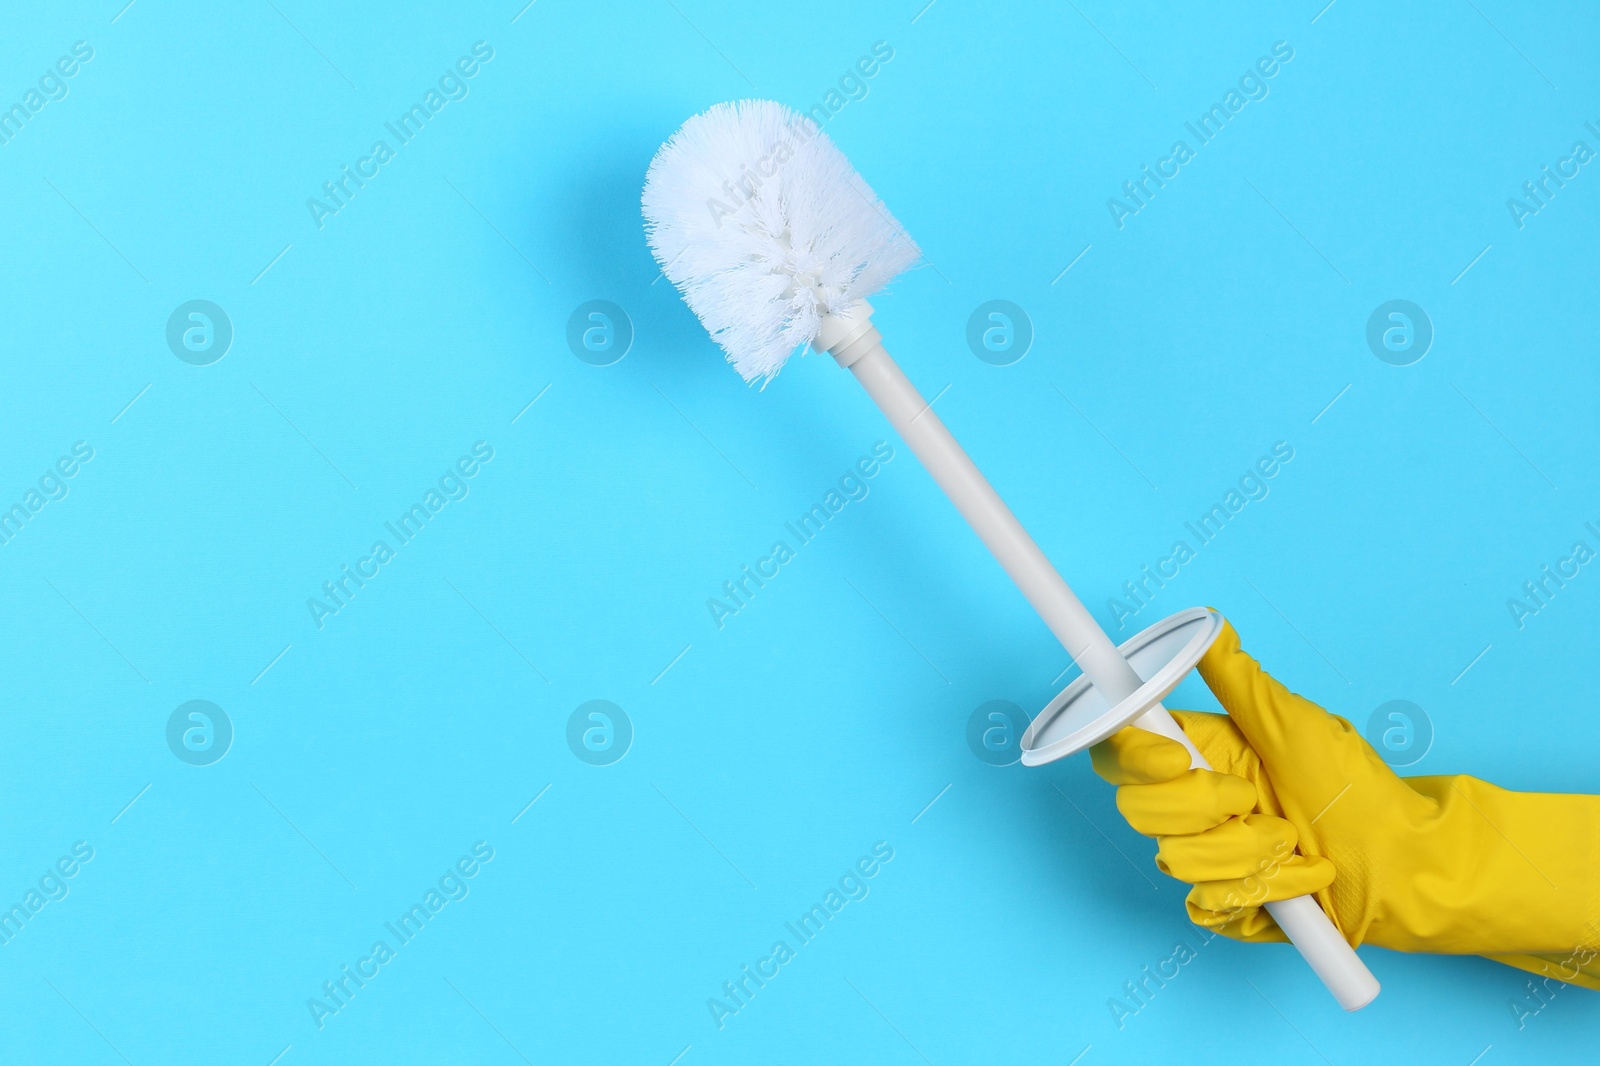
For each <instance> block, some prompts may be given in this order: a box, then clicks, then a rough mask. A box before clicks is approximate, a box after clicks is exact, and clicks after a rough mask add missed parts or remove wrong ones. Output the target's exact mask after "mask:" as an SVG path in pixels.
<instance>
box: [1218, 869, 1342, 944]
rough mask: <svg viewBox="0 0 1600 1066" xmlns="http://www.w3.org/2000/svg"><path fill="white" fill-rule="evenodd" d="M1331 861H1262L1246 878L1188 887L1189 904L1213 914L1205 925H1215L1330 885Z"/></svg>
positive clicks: (1332, 872)
mask: <svg viewBox="0 0 1600 1066" xmlns="http://www.w3.org/2000/svg"><path fill="white" fill-rule="evenodd" d="M1333 878H1334V868H1333V863H1331V862H1329V861H1328V860H1327V859H1324V858H1320V857H1318V856H1310V855H1292V856H1290V857H1289V858H1287V859H1283V860H1281V861H1273V862H1269V863H1267V864H1266V867H1265V868H1264V869H1261V870H1259V871H1256V872H1252V873H1251V874H1250V875H1249V876H1247V877H1237V878H1231V879H1227V880H1218V881H1202V882H1199V883H1198V884H1196V885H1195V886H1194V887H1193V888H1191V889H1190V890H1189V896H1188V901H1189V904H1190V906H1191V907H1193V908H1195V909H1198V910H1201V911H1204V912H1206V913H1208V914H1211V915H1213V916H1214V921H1213V922H1210V923H1202V924H1205V925H1206V927H1207V928H1212V929H1214V928H1219V927H1220V926H1221V925H1222V924H1226V923H1227V922H1229V921H1232V920H1235V919H1237V918H1238V917H1239V916H1242V915H1243V914H1244V913H1245V912H1247V911H1250V910H1254V909H1255V908H1258V907H1260V906H1261V905H1262V904H1264V903H1271V902H1273V901H1275V900H1280V899H1293V898H1294V897H1296V896H1307V895H1310V894H1311V893H1313V892H1320V891H1322V890H1323V889H1325V888H1327V887H1328V886H1329V885H1331V884H1333Z"/></svg>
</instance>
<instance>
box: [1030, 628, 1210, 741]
mask: <svg viewBox="0 0 1600 1066" xmlns="http://www.w3.org/2000/svg"><path fill="white" fill-rule="evenodd" d="M1222 623H1223V618H1222V615H1220V614H1218V613H1217V612H1216V611H1213V610H1211V608H1209V607H1191V608H1189V609H1188V610H1187V611H1179V612H1178V613H1177V614H1175V615H1171V616H1169V617H1167V618H1163V619H1162V620H1161V621H1159V622H1157V623H1156V624H1155V625H1153V626H1151V627H1150V628H1149V629H1146V630H1144V631H1143V632H1141V633H1139V634H1138V635H1136V636H1134V637H1131V638H1129V639H1128V640H1127V641H1126V642H1125V643H1123V644H1121V645H1119V646H1118V648H1117V650H1118V651H1120V652H1121V653H1122V657H1123V658H1124V659H1126V660H1128V664H1129V665H1130V666H1132V667H1133V672H1134V673H1136V674H1138V675H1139V676H1140V677H1141V678H1142V679H1144V684H1142V685H1140V686H1139V687H1138V688H1137V689H1136V690H1134V693H1133V695H1131V696H1129V697H1128V698H1127V699H1125V700H1121V701H1119V702H1118V703H1117V704H1116V705H1115V706H1107V704H1106V700H1105V697H1104V696H1102V695H1101V694H1100V690H1099V689H1097V688H1095V687H1094V685H1092V684H1091V683H1090V682H1089V679H1088V678H1087V677H1085V676H1083V675H1081V674H1080V675H1079V676H1078V677H1076V678H1074V679H1073V680H1072V683H1071V684H1069V685H1068V686H1067V687H1066V688H1064V689H1062V690H1061V692H1060V693H1059V694H1058V695H1057V696H1056V698H1055V699H1053V700H1051V701H1050V703H1049V704H1048V705H1047V706H1046V707H1045V709H1044V710H1042V711H1040V712H1039V715H1038V717H1036V718H1035V719H1034V720H1033V724H1032V725H1030V726H1028V729H1027V732H1025V733H1023V734H1022V765H1024V766H1042V765H1043V764H1045V763H1047V762H1054V761H1055V760H1057V759H1061V758H1065V757H1066V756H1068V755H1072V754H1075V753H1077V752H1080V751H1082V750H1084V749H1085V748H1087V747H1090V746H1092V745H1094V744H1098V743H1100V741H1102V740H1104V739H1105V738H1106V737H1109V736H1110V735H1111V734H1112V733H1115V732H1116V731H1117V730H1119V729H1121V728H1122V727H1123V726H1125V725H1127V724H1128V723H1130V722H1132V721H1133V720H1134V719H1135V718H1138V717H1139V716H1140V715H1141V714H1143V713H1144V712H1146V711H1148V710H1149V709H1150V708H1152V707H1154V706H1155V705H1156V704H1158V703H1160V702H1161V701H1162V700H1163V699H1165V698H1166V696H1167V694H1168V693H1170V692H1171V691H1172V690H1173V689H1174V688H1176V687H1177V685H1178V682H1179V681H1182V680H1183V678H1184V675H1185V674H1187V673H1188V672H1189V671H1190V670H1193V669H1194V665H1195V663H1198V662H1199V661H1200V656H1202V655H1204V654H1205V653H1206V649H1207V648H1209V647H1211V642H1212V641H1214V640H1216V639H1217V634H1218V633H1220V632H1222Z"/></svg>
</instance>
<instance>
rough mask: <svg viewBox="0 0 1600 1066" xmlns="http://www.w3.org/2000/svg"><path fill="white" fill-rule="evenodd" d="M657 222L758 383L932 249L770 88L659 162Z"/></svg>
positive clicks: (662, 239)
mask: <svg viewBox="0 0 1600 1066" xmlns="http://www.w3.org/2000/svg"><path fill="white" fill-rule="evenodd" d="M644 217H645V234H646V236H647V237H648V239H649V242H650V250H651V251H652V252H654V253H655V257H656V261H657V262H659V263H660V264H661V270H662V272H663V273H664V274H665V275H666V276H667V278H668V279H669V280H670V281H671V282H672V283H673V284H674V285H676V286H677V287H678V289H679V291H680V292H682V293H683V297H684V299H685V300H687V301H688V304H689V307H690V309H691V310H693V311H694V313H695V314H696V315H698V316H699V318H700V321H701V322H702V323H703V324H704V325H705V327H706V329H707V330H709V331H710V333H711V336H712V338H713V339H714V340H716V342H717V343H718V344H720V345H721V346H722V349H723V351H725V352H726V353H727V355H728V362H730V363H732V364H733V368H734V369H735V370H737V371H738V372H739V373H740V375H741V376H742V377H743V378H744V379H745V380H746V381H755V380H757V379H760V380H761V382H762V383H763V384H765V383H766V382H767V381H769V380H771V379H772V377H773V375H775V374H777V372H778V371H779V370H780V369H781V368H782V367H783V364H784V361H785V360H786V359H788V358H789V356H790V354H792V353H793V352H794V350H795V349H796V348H799V347H801V346H802V345H806V344H809V343H810V342H811V341H812V339H813V338H814V337H815V336H816V334H817V327H818V322H819V319H820V318H821V316H822V315H824V314H826V313H829V312H840V313H842V312H845V311H848V310H850V309H851V308H852V307H854V306H855V304H856V303H857V301H860V300H863V299H865V298H867V297H868V296H871V295H872V294H873V293H875V292H877V291H878V290H879V289H881V288H883V286H884V285H886V284H888V283H889V281H890V280H892V279H893V278H894V277H895V275H897V274H899V273H900V272H901V271H903V270H905V269H906V268H907V267H910V266H911V265H912V264H914V263H915V262H916V261H917V259H918V258H919V257H920V255H921V253H920V252H919V251H918V250H917V246H916V244H915V243H913V242H912V240H911V238H910V237H908V236H907V235H906V232H905V230H903V229H902V228H901V227H900V224H899V223H898V222H896V221H895V220H894V218H893V216H891V215H890V214H889V212H888V210H887V209H885V208H884V206H883V204H882V203H880V202H879V201H878V198H877V196H876V195H875V194H874V193H873V191H872V189H871V188H870V187H869V186H868V185H867V183H866V182H865V181H863V180H861V176H860V175H859V174H857V173H856V172H855V170H854V169H852V168H851V166H850V161H849V160H847V159H846V158H845V157H844V154H843V153H842V152H840V151H839V150H838V149H837V148H835V147H834V146H833V143H832V142H831V141H829V140H828V138H827V136H826V135H825V134H824V133H823V132H822V131H821V130H820V129H818V128H817V125H816V123H815V122H813V121H812V120H811V119H809V118H807V117H806V116H804V115H800V114H797V113H796V112H794V111H791V110H790V109H789V108H787V107H784V106H783V105H782V104H777V103H773V102H772V101H770V100H742V101H740V102H738V103H727V104H717V105H716V106H715V107H712V108H711V109H710V110H708V111H705V112H704V113H702V114H699V115H696V116H695V117H694V118H691V119H690V120H689V121H688V122H685V123H684V124H683V127H682V128H681V129H679V130H678V132H677V133H675V134H673V135H672V138H671V139H670V140H669V141H667V143H666V144H664V145H662V146H661V149H660V151H658V152H657V153H656V157H655V159H653V160H652V161H651V163H650V172H649V174H648V176H647V177H646V178H645V186H644Z"/></svg>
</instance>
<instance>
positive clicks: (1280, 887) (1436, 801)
mask: <svg viewBox="0 0 1600 1066" xmlns="http://www.w3.org/2000/svg"><path fill="white" fill-rule="evenodd" d="M1199 670H1200V676H1201V677H1202V678H1204V679H1205V682H1206V684H1207V685H1208V686H1210V688H1211V691H1212V692H1213V693H1214V694H1215V695H1216V697H1217V700H1218V701H1219V702H1220V703H1221V704H1222V706H1223V707H1224V708H1225V709H1226V710H1227V712H1228V714H1227V715H1220V714H1202V713H1197V712H1194V711H1173V712H1172V714H1173V716H1174V717H1175V718H1177V720H1178V723H1179V724H1180V725H1181V726H1182V727H1183V731H1184V732H1185V733H1186V734H1187V735H1188V737H1189V739H1190V740H1191V741H1192V742H1193V743H1194V745H1195V746H1196V747H1197V748H1199V749H1200V751H1201V752H1202V753H1204V755H1205V757H1206V758H1207V759H1208V760H1210V762H1211V765H1212V766H1214V767H1215V768H1216V770H1215V772H1213V771H1208V770H1190V769H1189V754H1188V752H1187V751H1185V750H1184V748H1183V746H1182V745H1180V744H1178V743H1177V742H1176V741H1173V740H1170V739H1168V738H1166V737H1162V736H1159V735H1157V734H1155V733H1150V732H1146V731H1145V730H1142V729H1138V728H1135V727H1129V728H1126V729H1123V730H1122V731H1121V732H1119V733H1117V734H1115V735H1114V736H1112V737H1110V738H1109V739H1107V740H1105V741H1103V742H1102V743H1100V744H1098V745H1096V746H1095V747H1094V749H1093V758H1094V768H1095V771H1096V772H1097V773H1099V774H1100V776H1101V777H1103V778H1105V779H1106V780H1107V781H1110V782H1111V783H1112V784H1114V785H1118V786H1120V787H1119V788H1118V789H1117V809H1118V810H1120V811H1121V812H1122V814H1123V816H1124V817H1125V818H1127V819H1128V822H1129V824H1131V825H1132V826H1133V828H1134V829H1136V830H1138V831H1139V832H1140V833H1143V834H1144V835H1146V836H1151V837H1155V838H1156V840H1157V841H1158V842H1159V848H1158V850H1157V853H1156V865H1157V866H1158V867H1160V868H1161V870H1162V872H1164V873H1167V874H1170V875H1172V876H1173V877H1176V878H1178V879H1179V880H1181V881H1187V882H1189V883H1191V884H1192V885H1193V886H1194V887H1193V888H1192V889H1191V890H1190V892H1189V896H1188V910H1189V917H1190V918H1191V920H1193V921H1194V922H1195V923H1196V924H1198V925H1202V926H1205V927H1207V928H1211V929H1215V930H1217V931H1218V932H1221V933H1223V934H1225V935H1227V936H1229V937H1232V938H1234V939H1236V940H1246V941H1268V940H1280V941H1281V940H1283V939H1284V936H1283V934H1282V932H1280V931H1279V929H1278V927H1277V926H1276V925H1275V924H1274V923H1273V921H1272V918H1271V917H1270V916H1269V915H1268V914H1267V913H1266V911H1264V910H1262V909H1261V904H1263V903H1265V902H1267V901H1269V900H1279V899H1287V898H1289V897H1292V896H1298V895H1302V894H1305V893H1315V894H1316V897H1317V902H1318V903H1320V904H1321V905H1322V909H1323V910H1324V911H1326V912H1327V914H1328V917H1330V918H1331V919H1332V920H1333V923H1334V925H1335V926H1337V927H1338V929H1339V931H1340V933H1341V934H1342V935H1343V936H1344V938H1345V939H1346V940H1347V941H1349V942H1350V943H1351V944H1352V945H1359V944H1363V943H1368V944H1377V945H1379V946H1381V947H1387V948H1393V949H1395V950H1397V951H1425V952H1437V953H1441V954H1462V955H1487V956H1489V957H1491V958H1494V959H1496V960H1498V961H1500V962H1504V963H1507V964H1509V965H1511V966H1516V967H1519V968H1521V969H1524V970H1529V971H1531V972H1534V973H1540V974H1545V975H1548V976H1552V977H1554V978H1555V979H1557V980H1560V981H1566V982H1568V983H1572V984H1581V985H1584V986H1586V987H1588V988H1594V989H1600V797H1596V796H1582V795H1577V796H1563V795H1552V794H1545V793H1519V792H1508V791H1506V790H1505V789H1502V788H1498V787H1496V786H1494V785H1491V784H1489V783H1488V782H1485V781H1480V780H1478V779H1477V778H1474V777H1467V776H1465V775H1461V776H1452V777H1412V778H1401V777H1397V776H1396V775H1395V774H1394V772H1393V771H1392V770H1391V769H1390V768H1389V766H1388V764H1386V763H1385V762H1384V761H1383V759H1382V758H1380V757H1379V756H1378V754H1377V753H1376V752H1375V751H1373V750H1372V748H1371V747H1370V746H1369V745H1368V744H1367V742H1366V741H1365V740H1364V739H1362V737H1361V734H1360V733H1358V732H1357V731H1356V729H1355V727H1354V726H1352V725H1351V724H1350V723H1349V722H1348V721H1346V720H1345V719H1343V718H1340V717H1338V716H1336V715H1332V714H1329V713H1328V712H1327V711H1325V710H1323V709H1322V708H1321V707H1318V706H1317V705H1316V704H1314V703H1311V702H1310V701H1308V700H1306V699H1303V698H1301V697H1300V696H1297V695H1295V694H1294V693H1292V692H1290V691H1289V690H1288V689H1287V688H1285V687H1284V686H1283V685H1282V684H1281V683H1279V682H1278V681H1276V680H1274V679H1273V678H1272V677H1270V676H1269V675H1268V674H1266V673H1265V672H1263V671H1262V669H1261V666H1260V664H1259V663H1257V662H1256V661H1255V660H1254V659H1252V658H1251V657H1250V656H1249V655H1247V654H1245V653H1244V652H1243V651H1241V650H1240V648H1239V635H1238V634H1237V633H1236V632H1234V629H1233V626H1232V625H1228V624H1224V626H1223V630H1222V632H1221V633H1220V634H1219V635H1218V636H1217V639H1216V642H1215V643H1214V644H1212V646H1211V648H1210V650H1209V651H1207V652H1206V654H1205V656H1204V657H1203V658H1202V659H1201V660H1200V664H1199ZM1296 847H1298V849H1299V854H1298V855H1295V854H1293V851H1294V849H1295V848H1296Z"/></svg>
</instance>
